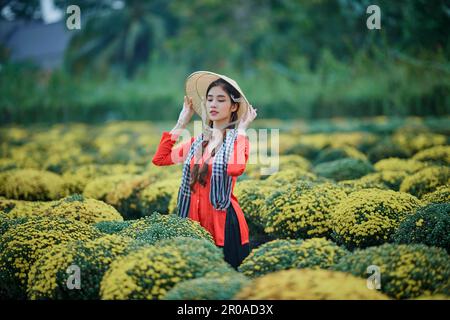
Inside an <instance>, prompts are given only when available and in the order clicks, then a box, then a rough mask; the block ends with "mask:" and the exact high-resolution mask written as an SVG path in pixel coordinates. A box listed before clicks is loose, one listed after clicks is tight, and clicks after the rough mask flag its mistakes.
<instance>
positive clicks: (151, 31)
mask: <svg viewBox="0 0 450 320" xmlns="http://www.w3.org/2000/svg"><path fill="white" fill-rule="evenodd" d="M0 4H1V8H0V9H1V11H2V13H4V12H7V13H8V15H9V19H14V20H24V21H30V20H36V19H40V18H41V17H40V8H41V4H42V3H41V2H40V1H1V2H0ZM54 4H55V6H57V7H58V8H61V9H62V10H63V12H64V15H65V16H64V17H63V20H64V21H65V19H66V18H67V17H68V14H66V10H65V8H66V7H67V6H69V5H72V4H76V5H78V6H79V7H80V9H81V21H82V26H81V30H76V31H68V32H73V35H72V36H71V38H70V42H69V43H68V45H67V48H66V49H65V52H64V57H63V63H62V64H61V65H60V66H59V67H58V68H54V69H51V70H47V69H43V68H41V67H40V66H39V65H38V64H36V63H33V62H27V61H19V62H18V61H14V60H13V59H11V57H10V51H9V50H8V48H7V44H6V43H1V44H0V67H1V68H0V97H1V99H0V115H1V120H0V121H1V123H3V124H7V123H8V124H11V123H21V124H27V123H36V122H43V123H57V122H69V121H83V122H102V121H105V120H111V119H113V120H114V119H118V120H119V119H120V120H156V121H159V120H171V119H173V120H176V117H177V115H178V113H179V110H180V108H181V105H182V100H183V95H184V81H185V79H186V77H187V75H189V74H190V73H191V72H194V71H197V70H211V71H214V72H217V73H223V74H226V75H228V76H230V77H232V78H234V79H235V80H237V81H238V83H239V84H240V86H241V88H242V89H243V90H244V91H245V93H246V96H247V97H248V98H249V100H250V101H251V103H252V104H253V105H254V106H257V107H258V111H259V117H260V118H279V119H293V118H302V119H318V118H329V117H363V116H364V117H365V116H378V115H386V116H400V117H403V116H409V115H414V116H442V115H449V114H450V103H449V98H448V92H449V91H450V90H449V88H450V63H449V56H450V47H449V41H448V39H449V32H448V30H450V6H449V3H448V1H445V0H433V1H425V0H399V1H389V0H373V1H372V0H370V1H369V0H302V1H300V0H297V1H293V0H292V1H287V0H278V1H275V0H247V1H236V0H229V1H219V0H191V1H182V0H152V1H137V0H127V1H112V0H96V1H94V0H84V1H75V0H70V1H57V0H55V1H54ZM372 4H376V5H378V6H379V7H380V8H381V30H368V29H367V27H366V19H367V18H368V17H369V14H367V13H366V8H367V7H368V6H369V5H372ZM2 19H5V17H4V16H3V15H2Z"/></svg>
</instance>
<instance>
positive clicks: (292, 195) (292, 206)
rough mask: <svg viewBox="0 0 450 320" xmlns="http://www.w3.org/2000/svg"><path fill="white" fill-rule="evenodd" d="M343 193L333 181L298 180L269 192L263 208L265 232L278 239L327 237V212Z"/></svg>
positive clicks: (329, 229) (328, 223) (328, 231)
mask: <svg viewBox="0 0 450 320" xmlns="http://www.w3.org/2000/svg"><path fill="white" fill-rule="evenodd" d="M345 198H346V193H345V191H344V189H343V188H341V187H339V186H337V185H336V184H333V183H322V184H314V183H310V182H307V181H300V182H298V183H296V184H294V185H289V186H287V187H285V188H280V189H279V190H277V191H275V192H274V193H272V195H270V196H269V197H268V198H267V200H266V202H265V205H264V207H263V209H262V210H263V215H262V216H263V218H264V221H265V229H264V230H265V232H266V233H268V234H273V235H275V236H277V237H278V238H290V239H297V238H301V239H305V238H315V237H327V236H329V233H330V231H331V225H330V214H331V211H332V210H333V209H334V207H335V206H336V205H337V204H338V203H339V202H340V201H342V200H343V199H345Z"/></svg>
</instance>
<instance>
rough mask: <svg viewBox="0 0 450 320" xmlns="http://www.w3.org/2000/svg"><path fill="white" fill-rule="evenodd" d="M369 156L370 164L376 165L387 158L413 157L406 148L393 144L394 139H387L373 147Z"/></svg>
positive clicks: (368, 153) (368, 152) (369, 151)
mask: <svg viewBox="0 0 450 320" xmlns="http://www.w3.org/2000/svg"><path fill="white" fill-rule="evenodd" d="M367 156H368V158H369V160H370V162H372V163H375V162H378V161H382V160H383V159H387V158H398V159H403V158H409V157H410V156H411V151H409V150H408V149H407V148H405V147H404V146H401V145H399V144H397V143H395V142H393V141H392V139H390V138H386V139H384V140H383V141H381V142H380V143H378V144H376V145H374V146H372V147H371V148H370V149H369V150H368V151H367Z"/></svg>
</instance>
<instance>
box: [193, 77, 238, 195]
mask: <svg viewBox="0 0 450 320" xmlns="http://www.w3.org/2000/svg"><path fill="white" fill-rule="evenodd" d="M217 86H219V87H221V88H222V89H223V90H224V91H225V92H226V93H227V94H228V96H229V97H230V100H231V104H234V103H236V102H234V99H238V98H240V97H241V94H240V93H239V91H238V90H236V88H235V87H233V86H232V85H231V84H229V83H228V82H227V81H225V80H223V79H222V78H219V79H217V80H215V81H213V82H211V83H210V85H209V86H208V89H206V95H205V96H206V97H205V98H207V97H208V93H209V90H211V88H213V87H217ZM231 95H232V96H233V98H234V99H233V98H232V97H231ZM237 106H238V108H237V109H236V111H233V112H232V113H231V116H230V120H229V123H230V124H229V125H228V126H227V127H226V128H224V129H222V137H225V132H226V130H227V129H234V128H235V127H236V124H235V122H236V120H237V118H238V110H239V103H237ZM208 126H209V127H210V128H212V127H213V121H212V120H209V123H208ZM208 143H209V138H208V137H206V138H205V140H204V141H203V142H202V147H201V155H203V153H204V151H205V148H206V147H207V146H208ZM218 148H219V147H215V148H214V149H213V150H212V151H211V157H214V155H215V154H216V151H217V150H216V149H218ZM211 157H210V158H211ZM210 158H208V159H206V160H205V162H204V163H203V165H202V167H201V168H200V165H199V164H198V163H195V164H194V168H193V170H192V172H191V183H190V188H191V191H194V185H195V184H196V183H197V181H198V182H200V184H201V185H202V186H205V185H206V176H207V174H208V161H209V159H210Z"/></svg>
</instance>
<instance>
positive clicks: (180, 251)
mask: <svg viewBox="0 0 450 320" xmlns="http://www.w3.org/2000/svg"><path fill="white" fill-rule="evenodd" d="M230 269H231V267H230V266H228V264H227V263H226V262H225V261H224V260H223V253H222V251H221V250H220V249H219V248H217V247H216V246H215V245H214V244H212V243H210V242H209V241H207V240H204V239H192V238H184V237H179V238H176V239H170V240H166V241H161V242H160V243H158V244H157V245H153V246H148V247H145V248H142V249H139V250H137V251H134V252H132V253H130V254H129V255H126V256H123V257H119V258H118V259H116V260H115V261H114V262H113V263H111V265H110V268H109V270H108V271H107V272H106V274H105V276H104V277H103V280H102V282H101V284H100V294H101V298H102V299H119V300H122V299H162V298H163V297H164V296H165V295H166V294H167V292H168V291H169V290H170V289H172V288H173V287H174V286H175V285H176V284H177V283H180V282H182V281H186V280H189V279H194V278H200V277H204V276H207V274H208V273H210V272H224V273H229V272H230Z"/></svg>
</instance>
